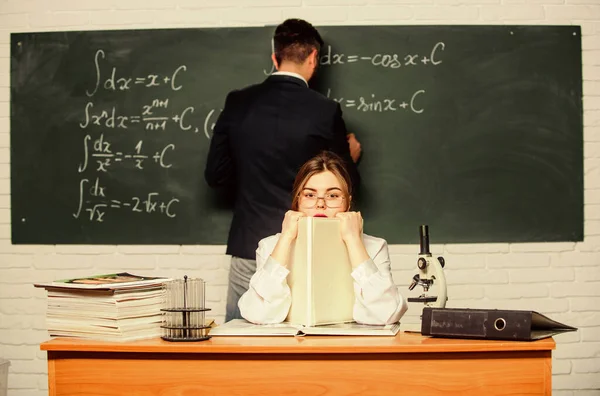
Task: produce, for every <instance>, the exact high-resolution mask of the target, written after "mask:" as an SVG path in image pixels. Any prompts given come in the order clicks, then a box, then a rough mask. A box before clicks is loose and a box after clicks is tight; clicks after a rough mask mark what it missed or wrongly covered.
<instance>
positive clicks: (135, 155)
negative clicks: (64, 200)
mask: <svg viewBox="0 0 600 396" xmlns="http://www.w3.org/2000/svg"><path fill="white" fill-rule="evenodd" d="M143 143H144V141H143V140H140V141H139V142H138V143H137V144H136V145H135V147H134V148H133V151H132V152H129V153H124V152H122V151H113V147H112V144H111V143H110V142H109V141H108V140H105V139H104V134H100V137H99V138H98V139H95V140H92V137H91V136H90V135H85V137H84V138H83V152H84V158H83V162H82V163H80V164H79V167H78V169H77V170H78V171H79V173H81V172H85V171H86V170H87V169H88V165H89V162H90V161H95V162H96V165H97V168H96V171H98V172H107V171H108V169H109V167H111V166H112V165H114V164H118V163H126V162H128V161H129V162H132V163H134V166H135V168H137V169H140V170H143V169H144V161H145V160H147V159H150V160H151V161H154V162H155V163H156V164H158V165H159V166H160V167H161V168H165V169H168V168H170V167H171V166H172V163H170V162H168V161H167V159H166V155H167V153H168V152H171V151H174V150H175V145H174V144H173V143H170V144H168V145H166V146H165V147H164V148H163V149H162V150H161V151H156V152H155V153H154V154H153V155H146V154H144V153H143V152H142V146H143Z"/></svg>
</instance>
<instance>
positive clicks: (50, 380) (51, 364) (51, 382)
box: [48, 352, 56, 396]
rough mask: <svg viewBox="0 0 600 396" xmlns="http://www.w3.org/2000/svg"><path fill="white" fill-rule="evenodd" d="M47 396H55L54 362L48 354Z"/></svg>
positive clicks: (50, 354) (50, 353)
mask: <svg viewBox="0 0 600 396" xmlns="http://www.w3.org/2000/svg"><path fill="white" fill-rule="evenodd" d="M48 396H56V361H55V360H54V357H53V356H52V352H48Z"/></svg>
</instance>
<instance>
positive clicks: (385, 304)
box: [238, 151, 408, 325]
mask: <svg viewBox="0 0 600 396" xmlns="http://www.w3.org/2000/svg"><path fill="white" fill-rule="evenodd" d="M351 192H352V185H351V182H350V176H349V175H348V172H347V171H346V169H345V167H344V162H343V160H342V159H341V158H340V157H338V156H337V155H336V154H334V153H332V152H327V151H326V152H323V153H321V154H319V155H317V156H316V157H314V158H312V159H311V160H309V161H308V162H306V163H305V164H304V165H303V166H302V167H301V168H300V171H299V172H298V174H297V176H296V179H295V181H294V187H293V195H292V196H293V199H292V209H291V210H289V211H288V212H287V213H286V214H285V218H284V219H283V224H282V227H281V233H279V234H276V235H272V236H270V237H267V238H264V239H263V240H261V241H260V242H259V244H258V249H257V250H256V265H257V270H256V273H255V274H254V275H253V276H252V278H251V279H250V288H249V289H248V291H247V292H246V293H244V294H243V295H242V297H241V298H240V300H239V302H238V306H239V308H240V313H241V315H242V317H244V318H245V319H246V320H248V321H249V322H253V323H259V324H266V323H280V322H283V321H284V320H285V318H286V317H287V315H288V312H289V310H290V307H291V303H292V297H291V291H290V288H289V286H288V284H287V280H286V277H287V275H288V274H289V270H288V268H287V265H288V264H289V263H288V258H289V256H290V255H289V253H290V249H291V247H292V243H293V242H294V240H295V239H296V237H297V235H298V220H299V219H300V218H301V217H304V216H314V217H318V216H319V217H331V218H334V217H335V218H339V219H340V229H341V236H342V240H343V241H344V243H345V244H346V248H347V249H348V256H349V258H350V263H351V264H352V274H351V275H352V277H353V279H354V294H355V300H354V320H355V321H357V322H359V323H365V324H374V325H381V324H390V323H395V322H397V321H398V320H400V317H401V316H402V315H403V314H404V313H405V312H406V310H407V308H408V306H407V304H406V301H405V299H404V298H403V297H402V296H401V295H400V293H399V292H398V288H397V287H396V285H395V284H394V281H393V280H392V273H391V268H390V257H389V253H388V247H387V242H386V241H385V240H384V239H381V238H376V237H373V236H370V235H366V234H363V232H362V217H361V214H360V212H351V211H350V204H351V200H352V195H351Z"/></svg>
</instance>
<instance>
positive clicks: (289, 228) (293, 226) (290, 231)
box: [271, 210, 306, 268]
mask: <svg viewBox="0 0 600 396" xmlns="http://www.w3.org/2000/svg"><path fill="white" fill-rule="evenodd" d="M304 216H306V215H305V214H304V213H302V212H294V211H293V210H288V211H287V212H286V213H285V216H284V217H283V223H282V224H281V236H280V237H279V240H278V241H277V244H276V245H275V248H274V249H273V252H272V253H271V257H273V259H274V260H275V261H277V262H278V263H279V264H280V265H282V266H283V267H284V268H287V266H288V264H289V258H290V249H291V247H292V242H294V241H295V240H296V238H297V237H298V220H300V218H301V217H304Z"/></svg>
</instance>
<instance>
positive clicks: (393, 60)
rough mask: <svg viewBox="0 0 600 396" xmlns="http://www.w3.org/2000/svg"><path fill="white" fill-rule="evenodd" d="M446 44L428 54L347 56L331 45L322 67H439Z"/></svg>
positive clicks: (267, 72) (321, 58) (323, 55)
mask: <svg viewBox="0 0 600 396" xmlns="http://www.w3.org/2000/svg"><path fill="white" fill-rule="evenodd" d="M445 49H446V44H445V43H444V42H442V41H440V42H437V43H435V44H434V45H433V47H432V48H431V50H430V51H428V52H426V54H422V53H421V54H419V53H406V54H397V53H392V54H380V53H375V54H345V53H341V52H334V51H333V50H332V48H331V46H330V45H328V46H326V47H325V48H324V49H321V54H320V56H319V65H320V66H335V65H351V64H355V63H356V64H359V63H365V62H366V63H370V64H371V65H372V66H374V67H378V68H384V69H400V68H410V67H416V66H439V65H441V64H442V63H443V52H444V50H445ZM274 71H276V70H275V66H272V67H271V69H270V70H264V69H263V73H264V74H265V75H270V74H271V73H273V72H274Z"/></svg>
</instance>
